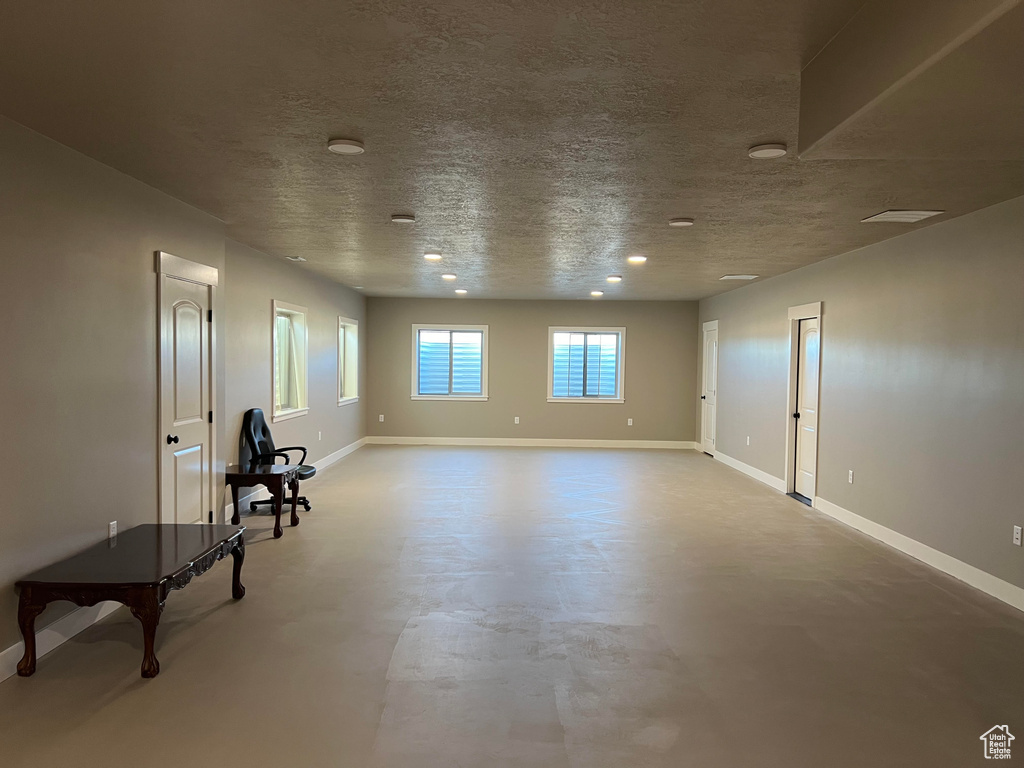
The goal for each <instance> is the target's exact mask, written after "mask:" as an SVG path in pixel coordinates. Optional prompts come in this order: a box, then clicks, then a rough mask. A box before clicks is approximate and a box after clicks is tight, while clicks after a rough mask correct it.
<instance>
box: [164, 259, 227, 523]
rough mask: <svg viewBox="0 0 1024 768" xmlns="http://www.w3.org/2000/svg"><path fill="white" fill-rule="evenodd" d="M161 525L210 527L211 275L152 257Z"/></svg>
mask: <svg viewBox="0 0 1024 768" xmlns="http://www.w3.org/2000/svg"><path fill="white" fill-rule="evenodd" d="M157 272H158V273H159V275H158V283H157V286H158V287H157V307H158V311H159V321H158V325H159V329H160V338H159V344H158V358H157V364H158V369H159V376H158V381H159V385H158V389H159V394H158V398H159V402H158V411H157V412H158V418H159V430H158V433H157V440H158V443H157V450H158V451H159V454H160V461H159V481H158V482H159V489H160V492H159V502H160V511H159V522H161V523H204V522H213V504H212V499H213V498H214V494H215V489H214V487H213V482H214V471H213V470H214V456H215V450H216V446H215V441H214V431H213V411H214V408H213V400H214V392H215V391H216V390H215V387H214V377H215V366H214V355H213V341H214V338H213V332H212V328H213V312H212V307H213V291H214V287H215V286H216V285H217V277H218V273H217V270H216V269H214V268H213V267H208V266H206V265H204V264H196V263H194V262H190V261H186V260H185V259H181V258H178V257H176V256H172V255H171V254H169V253H163V252H158V253H157Z"/></svg>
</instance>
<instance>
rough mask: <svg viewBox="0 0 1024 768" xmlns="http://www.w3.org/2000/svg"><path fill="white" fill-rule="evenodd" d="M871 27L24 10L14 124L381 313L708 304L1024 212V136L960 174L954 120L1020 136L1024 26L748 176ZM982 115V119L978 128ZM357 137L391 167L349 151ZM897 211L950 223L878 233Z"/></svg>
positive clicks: (750, 10) (175, 9) (793, 9)
mask: <svg viewBox="0 0 1024 768" xmlns="http://www.w3.org/2000/svg"><path fill="white" fill-rule="evenodd" d="M862 6H863V3H862V2H860V1H859V0H775V1H774V2H764V1H763V0H714V1H712V0H705V1H704V2H681V1H680V0H674V1H673V2H643V3H629V2H622V1H621V0H615V1H613V2H566V1H565V0H545V2H521V1H519V0H517V2H505V3H498V2H480V0H465V1H464V2H456V1H455V0H445V1H437V0H421V1H419V2H413V1H407V0H394V1H391V2H389V1H387V0H379V1H371V0H354V1H353V2H346V3H338V2H327V0H303V1H302V2H297V1H296V0H290V1H288V2H286V1H285V0H276V1H274V0H263V1H262V2H259V3H252V2H241V1H240V0H233V1H225V0H203V2H197V1H196V0H173V1H169V0H150V1H149V2H146V3H134V4H129V5H126V4H125V3H123V2H121V1H120V0H90V2H85V3H83V2H74V3H73V2H47V3H40V2H38V1H37V0H31V1H28V0H4V2H3V3H2V4H0V112H2V113H3V114H5V115H6V116H8V117H10V118H12V119H14V120H16V121H18V122H20V123H23V124H24V125H27V126H29V127H30V128H33V129H35V130H37V131H39V132H41V133H43V134H45V135H47V136H50V137H52V138H54V139H56V140H57V141H60V142H62V143H64V144H67V145H69V146H71V147H74V148H75V149H78V150H80V151H82V152H84V153H85V154H87V155H90V156H92V157H94V158H96V159H98V160H100V161H101V162H104V163H106V164H108V165H111V166H113V167H115V168H117V169H119V170H121V171H124V172H125V173H128V174H130V175H131V176H134V177H136V178H138V179H140V180H142V181H145V182H147V183H149V184H151V185H153V186H155V187H157V188H158V189H161V190H164V191H165V192H167V193H169V194H171V195H173V196H175V197H177V198H180V199H181V200H184V201H186V202H188V203H191V204H192V205H195V206H196V207H198V208H200V209H202V210H204V211H207V212H209V213H211V214H213V215H215V216H217V217H219V218H221V219H222V220H224V221H225V222H226V224H227V230H228V233H229V235H230V236H231V237H233V238H235V239H237V240H240V241H242V242H245V243H248V244H250V245H252V246H254V247H256V248H259V249H261V250H264V251H266V252H267V253H270V254H273V255H276V256H281V257H283V256H302V257H304V258H306V259H307V262H306V264H304V265H296V266H295V268H296V269H310V270H313V271H314V272H317V273H320V274H322V275H325V276H328V277H331V278H333V279H336V280H338V281H340V282H343V283H345V284H347V285H352V286H362V287H363V288H364V290H365V292H366V293H367V294H370V295H387V296H441V297H444V296H452V295H453V294H452V290H453V289H454V288H455V287H458V286H462V287H465V288H467V289H469V291H470V295H471V296H474V297H478V298H486V297H494V298H586V297H587V296H588V294H589V291H590V290H592V289H595V288H600V289H605V290H606V291H607V294H606V296H607V298H617V297H621V298H629V299H693V298H699V297H704V296H709V295H712V294H715V293H719V292H721V291H722V290H725V289H727V288H731V287H734V284H730V283H721V282H719V281H718V278H719V277H720V276H721V275H723V274H726V273H734V272H742V273H754V274H759V275H762V276H766V277H767V276H772V275H777V274H780V273H782V272H786V271H788V270H791V269H794V268H796V267H799V266H802V265H805V264H809V263H812V262H814V261H817V260H820V259H822V258H826V257H828V256H833V255H835V254H838V253H842V252H845V251H849V250H851V249H854V248H857V247H860V246H863V245H866V244H869V243H871V242H876V241H878V240H882V239H885V238H887V237H892V236H894V235H897V234H901V233H903V232H906V231H908V230H910V229H913V228H915V227H920V226H927V225H929V224H930V223H932V222H934V221H940V220H943V219H946V218H949V217H951V216H955V215H960V214H963V213H967V212H969V211H971V210H975V209H977V208H981V207H984V206H987V205H991V204H993V203H996V202H999V201H1001V200H1005V199H1008V198H1010V197H1014V196H1017V195H1020V194H1024V173H1022V165H1024V164H1022V159H1024V158H1022V155H1021V146H1022V145H1024V144H1022V142H1024V125H1015V124H1009V125H1007V124H1004V123H999V127H998V134H999V140H998V141H999V146H1000V147H1006V154H1004V153H1003V152H1001V151H1000V152H993V151H991V150H989V151H984V152H971V153H965V154H964V155H957V154H956V153H955V152H953V151H950V147H949V146H948V144H949V142H948V141H947V142H943V141H941V140H940V139H937V138H936V131H937V130H939V129H941V128H942V126H941V125H938V124H937V123H936V118H935V115H940V116H941V119H943V120H946V121H947V125H953V124H955V125H954V128H955V135H956V136H957V137H958V138H959V139H961V140H964V141H976V142H978V141H980V142H982V143H984V142H985V141H986V136H987V134H986V131H985V123H986V122H988V123H989V124H991V121H993V120H997V121H998V120H1000V119H1005V117H1006V114H1007V113H1006V112H1005V111H1003V110H1002V108H1001V107H1000V105H999V104H992V103H991V102H992V99H995V98H998V94H999V93H1001V92H1002V93H1012V94H1015V98H1016V102H1014V100H1013V99H1012V98H1011V99H1010V101H1011V104H1010V105H1009V106H1008V107H1007V109H1009V110H1010V114H1011V115H1012V114H1013V110H1014V109H1017V108H1018V107H1016V106H1014V103H1015V104H1018V105H1019V102H1020V98H1019V97H1020V93H1021V88H1022V87H1024V81H1022V79H1021V78H1022V74H1021V72H1020V71H1018V70H1014V69H1012V67H1013V64H1014V62H1016V61H1019V52H1020V50H1021V46H1022V44H1024V40H1022V36H1021V34H1020V24H1019V23H1016V26H1012V25H1013V24H1014V23H1015V22H1014V21H1013V19H1014V14H1015V13H1016V12H1012V13H1010V14H1007V16H1006V17H1005V18H1003V19H1000V20H999V21H998V22H996V24H995V25H993V28H992V29H993V31H992V35H994V37H995V38H996V43H998V44H994V45H992V46H988V45H981V44H976V45H974V46H973V48H972V47H971V46H970V43H968V44H965V45H964V46H963V48H962V49H961V50H959V51H955V52H954V53H952V54H950V56H949V57H947V58H946V59H945V60H944V61H943V62H940V63H939V64H938V65H937V67H938V66H941V65H942V64H945V65H946V67H947V68H952V70H953V72H954V73H955V77H934V76H933V77H928V75H929V74H931V73H930V72H926V73H925V74H924V75H923V76H920V77H917V78H916V79H915V80H914V81H913V82H911V83H910V84H909V85H907V86H905V87H903V88H902V89H901V90H900V91H899V92H898V93H897V94H896V95H895V96H893V97H890V100H889V101H885V102H882V104H881V106H880V107H879V109H880V110H882V109H884V108H886V105H892V106H894V107H895V110H893V109H890V110H889V113H883V112H877V113H874V114H872V115H868V116H866V117H865V118H864V119H865V120H869V121H870V120H872V119H874V115H875V114H881V115H883V118H884V119H882V120H881V122H878V121H876V123H870V122H866V123H863V125H855V126H854V129H852V130H847V131H843V132H839V133H837V134H836V135H835V136H833V137H831V145H830V144H829V142H825V143H824V144H823V147H819V148H818V150H817V156H818V157H819V158H821V157H827V158H828V159H814V160H810V159H799V158H797V157H796V156H795V153H793V154H791V155H790V156H788V157H786V158H784V159H782V160H778V161H770V162H765V161H761V162H758V161H753V160H750V159H749V158H747V156H746V148H747V147H748V146H749V145H751V144H753V143H756V142H762V141H783V142H786V143H787V144H789V145H790V147H792V148H794V149H795V148H796V147H797V145H798V136H797V130H798V124H799V116H800V115H799V113H800V77H801V69H802V67H803V66H804V65H805V64H807V63H808V62H809V61H811V60H812V58H813V57H814V56H815V54H816V53H818V52H819V51H820V50H821V49H822V48H823V47H825V46H826V45H827V44H828V43H829V41H830V40H832V39H833V37H834V36H835V35H836V33H837V32H839V31H840V30H841V29H843V27H844V25H845V24H846V23H847V21H848V20H849V19H850V18H851V17H853V16H854V14H856V13H857V12H858V10H859V9H860V8H861V7H862ZM1018 21H1019V20H1018ZM996 25H1000V26H998V27H997V26H996ZM987 33H988V32H987V31H985V32H983V33H982V34H987ZM979 39H981V36H980V35H979V37H976V38H974V41H978V40H979ZM1000 46H1002V47H1000ZM1004 49H1005V50H1004ZM972 51H973V53H972ZM1000 51H1001V52H1000ZM957 56H959V57H960V63H958V60H957V58H955V57H957ZM935 71H936V72H939V73H940V74H941V70H938V69H936V70H935ZM993 77H1002V78H1003V81H1002V82H1000V83H998V84H996V85H993V84H992V83H991V80H992V78H993ZM984 83H988V85H987V86H985V87H982V85H983V84H984ZM947 85H948V88H947ZM975 85H977V86H978V88H977V89H976V88H975V87H974V86H975ZM979 90H980V93H979ZM964 94H968V95H970V94H974V96H976V97H977V98H978V99H980V102H981V104H982V107H978V109H980V111H981V114H980V115H972V114H971V113H970V112H969V111H968V110H954V111H955V114H950V113H951V110H950V109H949V108H948V99H947V97H948V96H950V95H952V96H953V97H954V98H956V97H959V96H962V95H964ZM892 99H902V101H892ZM944 104H945V105H946V106H943V105H944ZM943 109H945V112H943V111H942V110H943ZM935 110H939V111H938V112H936V111H935ZM922 134H926V135H927V137H930V138H928V141H930V142H932V143H933V144H934V145H935V149H934V151H932V150H927V151H922V149H921V146H920V144H921V137H922ZM879 136H881V139H879ZM330 137H352V138H358V139H361V140H363V141H364V142H365V144H366V148H367V152H366V154H364V155H361V156H359V157H353V158H345V157H338V156H334V155H331V154H329V153H328V152H327V151H326V150H325V145H326V142H327V139H328V138H330ZM1014 139H1016V144H1014ZM936 142H937V143H936ZM880 145H881V146H880ZM830 151H832V152H833V153H834V154H835V155H836V156H835V157H828V154H829V152H830ZM890 207H898V208H940V209H944V210H946V211H947V212H948V213H947V214H946V215H945V216H942V217H937V218H936V219H933V220H929V221H928V222H925V223H923V224H919V225H892V224H886V225H863V224H860V223H859V221H860V219H862V218H864V217H865V216H868V215H870V214H874V213H877V212H878V211H881V210H883V209H885V208H890ZM395 212H413V213H415V214H416V217H417V223H416V224H415V225H414V226H403V225H397V224H392V223H390V221H389V218H390V214H392V213H395ZM676 216H692V217H694V218H696V219H697V225H696V226H694V227H691V228H689V229H679V230H675V229H670V228H669V227H668V226H666V223H667V220H668V219H669V218H671V217H676ZM435 249H437V250H441V251H442V252H443V253H444V254H445V259H444V261H442V262H441V263H440V264H430V263H427V262H425V261H424V260H423V258H422V254H423V253H424V252H425V251H428V250H435ZM634 253H642V254H644V255H646V256H647V257H648V258H649V261H648V263H647V264H646V265H644V266H642V267H633V266H627V265H626V262H625V259H626V256H628V255H630V254H634ZM446 271H452V272H455V273H457V274H458V276H459V280H458V283H457V284H456V285H452V284H450V283H447V282H443V281H442V280H441V279H440V274H441V273H442V272H446ZM611 273H621V274H623V275H624V276H625V279H624V280H623V282H622V283H621V284H619V285H618V286H609V285H607V284H606V283H605V282H604V277H605V276H606V275H608V274H611Z"/></svg>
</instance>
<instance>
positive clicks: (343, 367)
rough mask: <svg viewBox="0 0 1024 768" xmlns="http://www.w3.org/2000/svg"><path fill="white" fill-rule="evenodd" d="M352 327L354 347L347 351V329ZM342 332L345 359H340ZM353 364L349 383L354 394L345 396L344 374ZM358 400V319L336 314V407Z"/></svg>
mask: <svg viewBox="0 0 1024 768" xmlns="http://www.w3.org/2000/svg"><path fill="white" fill-rule="evenodd" d="M349 328H351V329H353V332H352V333H353V335H354V337H355V342H356V348H355V352H354V353H353V352H350V351H349V342H348V338H347V335H348V333H349V331H348V329H349ZM342 334H345V336H346V339H345V352H344V354H345V357H346V359H345V360H342V345H341V339H342ZM352 364H354V365H355V371H354V372H351V379H352V380H351V381H350V382H349V384H350V385H351V387H352V388H353V389H355V391H356V394H354V395H349V396H347V397H346V396H345V389H346V387H345V381H344V377H345V374H348V373H350V371H349V366H350V365H352ZM358 402H359V321H358V320H354V319H352V318H350V317H342V316H341V315H338V407H339V408H340V407H341V406H343V405H351V404H352V403H358Z"/></svg>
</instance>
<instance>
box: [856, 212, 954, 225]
mask: <svg viewBox="0 0 1024 768" xmlns="http://www.w3.org/2000/svg"><path fill="white" fill-rule="evenodd" d="M940 213H945V211H882V212H881V213H876V214H875V215H874V216H868V217H867V218H866V219H861V220H860V221H861V223H862V224H868V223H871V224H873V223H875V222H884V223H889V224H916V223H917V222H919V221H924V220H925V219H930V218H931V217H932V216H938V215H939V214H940Z"/></svg>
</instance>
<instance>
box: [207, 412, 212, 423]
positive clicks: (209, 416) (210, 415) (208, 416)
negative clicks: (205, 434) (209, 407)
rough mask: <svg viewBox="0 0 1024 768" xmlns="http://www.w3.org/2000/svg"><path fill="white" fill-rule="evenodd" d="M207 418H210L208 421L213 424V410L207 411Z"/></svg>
mask: <svg viewBox="0 0 1024 768" xmlns="http://www.w3.org/2000/svg"><path fill="white" fill-rule="evenodd" d="M207 418H208V419H209V420H210V423H211V424H213V411H210V412H209V413H208V414H207Z"/></svg>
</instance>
